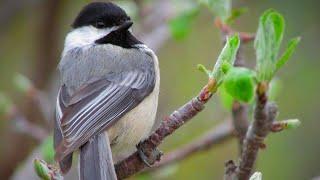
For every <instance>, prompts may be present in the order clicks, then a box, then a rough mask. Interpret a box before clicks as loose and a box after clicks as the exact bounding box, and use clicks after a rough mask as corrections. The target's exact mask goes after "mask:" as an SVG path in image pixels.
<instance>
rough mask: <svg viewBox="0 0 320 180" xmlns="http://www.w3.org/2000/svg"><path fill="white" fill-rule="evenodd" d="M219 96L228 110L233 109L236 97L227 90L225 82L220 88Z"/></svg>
mask: <svg viewBox="0 0 320 180" xmlns="http://www.w3.org/2000/svg"><path fill="white" fill-rule="evenodd" d="M219 97H220V101H221V103H222V106H223V107H224V108H226V109H227V110H231V109H232V104H233V101H234V98H233V97H232V96H231V95H230V94H229V93H228V92H227V91H226V88H225V86H224V83H223V84H222V85H221V86H220V88H219Z"/></svg>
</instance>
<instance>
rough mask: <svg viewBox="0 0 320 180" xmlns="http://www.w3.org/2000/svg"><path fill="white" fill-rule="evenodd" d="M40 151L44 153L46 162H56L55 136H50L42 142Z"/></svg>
mask: <svg viewBox="0 0 320 180" xmlns="http://www.w3.org/2000/svg"><path fill="white" fill-rule="evenodd" d="M40 151H41V154H42V157H43V159H44V160H45V161H46V162H49V163H52V162H54V149H53V137H52V136H49V137H48V138H47V139H45V141H44V142H43V143H42V145H41V147H40Z"/></svg>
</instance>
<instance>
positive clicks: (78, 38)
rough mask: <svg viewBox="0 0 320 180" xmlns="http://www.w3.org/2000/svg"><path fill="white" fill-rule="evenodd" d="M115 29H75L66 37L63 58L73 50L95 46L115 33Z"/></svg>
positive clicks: (85, 27) (89, 27)
mask: <svg viewBox="0 0 320 180" xmlns="http://www.w3.org/2000/svg"><path fill="white" fill-rule="evenodd" d="M113 30H114V28H105V29H97V28H95V27H93V26H84V27H81V28H77V29H74V30H73V31H71V32H69V33H68V35H67V36H66V39H65V43H64V50H63V52H62V56H64V55H65V53H66V52H68V51H69V50H71V49H73V48H83V47H86V46H89V45H93V44H94V42H95V41H96V40H98V39H100V38H102V37H104V36H106V35H107V34H109V33H110V32H111V31H113Z"/></svg>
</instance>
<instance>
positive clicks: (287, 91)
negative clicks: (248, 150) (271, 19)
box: [0, 0, 320, 180]
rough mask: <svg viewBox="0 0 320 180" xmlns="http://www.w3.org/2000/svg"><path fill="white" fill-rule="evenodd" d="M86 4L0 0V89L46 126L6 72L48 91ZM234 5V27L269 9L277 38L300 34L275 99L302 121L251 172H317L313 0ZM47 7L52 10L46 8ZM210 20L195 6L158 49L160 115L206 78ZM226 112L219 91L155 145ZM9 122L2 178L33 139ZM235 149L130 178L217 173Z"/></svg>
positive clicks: (214, 51)
mask: <svg viewBox="0 0 320 180" xmlns="http://www.w3.org/2000/svg"><path fill="white" fill-rule="evenodd" d="M155 1H156V0H155ZM180 1H182V0H180ZM88 2H89V1H85V0H78V1H67V0H65V1H60V2H59V3H58V4H56V2H55V0H51V1H50V0H43V1H40V0H26V1H23V2H22V1H14V0H13V1H10V0H7V1H2V2H0V8H1V9H0V23H1V26H0V42H1V43H0V54H1V64H0V82H1V83H0V91H1V92H4V93H6V94H7V95H8V96H10V97H11V98H12V99H13V101H14V102H16V103H17V104H18V105H19V107H21V109H22V110H23V111H24V112H25V113H26V114H27V115H28V116H29V117H31V118H30V119H32V121H33V122H35V123H39V124H42V125H44V124H45V123H44V122H42V121H41V119H40V118H37V115H35V114H34V111H35V110H34V109H33V108H32V102H29V101H28V100H25V99H26V98H25V96H24V95H21V93H18V91H17V90H16V88H15V86H14V85H13V82H12V79H13V76H14V74H15V73H17V72H19V73H22V74H24V75H26V76H27V77H30V79H32V80H33V81H34V82H35V86H36V87H39V88H40V89H44V90H45V91H50V89H52V83H50V82H51V80H52V77H53V76H52V75H54V74H55V68H56V65H57V63H58V62H59V57H60V53H61V51H62V48H63V39H64V36H65V35H66V33H67V32H68V31H69V30H70V26H69V25H70V24H71V22H72V20H73V18H74V17H75V15H76V14H77V12H78V11H79V9H81V7H82V6H84V5H85V4H86V3H88ZM15 3H16V4H15ZM21 3H22V5H21ZM149 3H153V1H149ZM17 4H18V5H17ZM233 5H234V7H247V8H248V13H246V14H244V15H243V16H241V17H240V18H239V19H238V20H237V21H236V23H235V24H234V25H233V28H234V29H237V30H239V31H248V32H255V31H256V29H257V26H258V20H259V16H260V15H261V14H262V12H263V11H264V10H266V9H268V8H274V9H276V10H277V11H279V12H280V13H281V14H282V15H283V16H284V17H285V19H286V33H285V37H284V44H285V43H286V42H288V39H289V38H292V37H295V36H301V37H302V41H301V43H300V44H299V46H298V48H297V51H296V52H295V53H294V55H293V57H292V58H291V60H290V61H289V63H288V64H287V65H285V67H284V68H283V69H281V71H280V72H279V73H278V77H279V78H280V79H281V82H282V90H281V92H280V94H279V96H278V98H277V103H278V105H279V110H280V114H279V116H278V119H279V120H282V119H289V118H299V119H300V120H301V121H302V125H301V127H299V128H298V129H295V130H291V131H285V132H281V133H278V134H270V135H269V136H268V138H267V140H266V144H267V148H266V149H265V150H262V151H260V154H259V160H258V162H257V166H256V168H257V170H258V171H261V172H262V173H263V177H264V179H268V180H269V179H273V180H283V179H290V180H301V179H311V178H313V177H316V176H319V175H320V166H319V161H320V140H318V138H317V137H318V136H319V135H320V131H319V129H318V127H319V126H320V122H319V118H318V111H319V110H318V109H319V107H320V101H319V99H320V96H319V94H318V93H319V92H320V83H319V79H318V77H319V75H320V73H319V67H320V61H319V60H318V59H319V55H320V53H319V45H318V42H320V36H319V33H320V29H319V28H320V21H319V18H320V11H319V10H318V9H319V7H320V3H319V1H316V0H304V1H300V0H282V1H277V0H259V1H256V0H247V1H245V0H234V1H233ZM53 11H57V13H52V12H53ZM51 16H53V17H51ZM48 19H51V20H50V21H48ZM213 20H214V18H213V17H212V15H211V14H210V13H209V12H208V11H207V10H206V9H205V8H202V11H201V13H200V16H199V17H197V19H196V21H195V22H194V23H193V24H192V29H191V33H190V35H189V36H187V37H186V38H185V39H184V40H180V41H176V40H173V39H170V40H169V41H168V42H166V43H165V45H164V46H163V47H162V48H161V49H160V51H159V52H158V57H159V61H160V68H161V93H160V107H159V111H158V112H159V113H158V117H159V118H160V117H165V116H166V115H168V114H169V113H171V111H172V110H174V109H175V108H177V107H179V106H180V105H182V104H183V103H185V102H186V101H188V100H189V99H190V98H191V97H193V96H194V95H196V94H197V93H198V91H199V90H200V88H201V87H202V86H203V85H204V84H205V83H206V80H207V79H206V77H205V76H204V75H203V74H202V73H200V72H199V71H197V70H196V65H197V64H199V63H201V64H204V65H206V66H212V65H213V64H214V62H215V60H216V57H217V56H218V55H219V52H220V50H221V48H222V43H221V37H220V32H219V30H218V29H217V28H216V27H215V26H214V25H213ZM245 52H246V54H245V57H246V60H247V62H248V63H249V64H251V65H253V64H254V63H255V62H254V61H255V55H254V50H253V44H252V43H251V44H248V45H246V47H245ZM53 86H54V85H53ZM53 89H57V87H55V88H53ZM53 103H54V102H53ZM228 117H230V112H229V111H228V110H226V109H224V108H223V107H222V106H221V103H220V100H219V98H218V97H214V98H213V99H212V100H211V102H210V103H208V105H207V108H206V109H205V110H204V111H203V112H202V113H201V114H200V115H198V116H197V117H196V118H194V119H193V120H192V121H191V122H190V123H188V124H186V125H185V126H184V127H182V128H181V129H179V130H178V131H177V132H176V133H174V134H173V135H172V136H170V137H169V138H168V139H167V140H166V141H165V143H163V145H162V146H161V149H163V151H164V152H168V151H169V150H173V149H175V148H178V147H179V146H181V145H183V144H185V143H187V142H190V141H191V140H192V139H195V138H197V137H199V136H201V135H202V134H203V133H205V132H206V130H208V129H210V128H212V127H214V126H215V125H216V124H217V123H219V122H221V121H223V120H225V119H227V118H228ZM44 126H45V125H44ZM12 127H13V126H12V124H11V123H10V120H7V119H6V118H5V117H4V116H2V117H1V121H0V142H1V144H0V179H7V178H8V177H9V176H10V174H11V173H12V171H13V169H15V168H12V167H11V166H12V165H11V164H13V162H18V163H17V164H15V165H14V166H19V165H20V164H21V163H20V162H22V160H23V159H24V157H26V156H27V154H28V153H29V152H30V151H31V150H32V149H33V148H34V147H35V146H36V145H37V142H36V141H35V140H33V139H32V138H29V137H25V135H21V134H17V132H14V130H12V129H13V128H12ZM237 153H238V152H237V142H236V140H231V141H228V142H227V143H223V144H221V145H219V146H215V147H213V148H212V149H210V150H209V151H207V152H203V153H197V154H194V155H193V156H191V157H189V158H187V159H186V160H184V161H182V162H180V163H178V164H176V165H173V166H169V167H168V168H165V169H163V170H160V171H157V172H155V173H154V174H152V175H143V176H137V177H136V178H137V179H222V177H223V172H224V162H226V161H227V160H230V159H234V160H237ZM10 167H11V168H10ZM30 173H32V172H30Z"/></svg>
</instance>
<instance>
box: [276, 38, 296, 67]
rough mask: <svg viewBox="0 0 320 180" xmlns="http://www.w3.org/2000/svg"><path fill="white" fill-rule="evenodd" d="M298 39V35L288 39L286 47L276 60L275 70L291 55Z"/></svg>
mask: <svg viewBox="0 0 320 180" xmlns="http://www.w3.org/2000/svg"><path fill="white" fill-rule="evenodd" d="M300 39H301V38H300V37H296V38H294V39H291V40H290V42H289V44H288V47H287V49H286V50H285V52H284V53H283V54H282V56H281V57H280V59H279V60H278V61H277V64H276V71H278V70H279V69H280V68H281V67H282V66H283V65H284V64H285V63H286V62H287V61H288V60H289V58H290V57H291V55H292V54H293V52H294V51H295V49H296V47H297V45H298V44H299V42H300Z"/></svg>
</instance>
